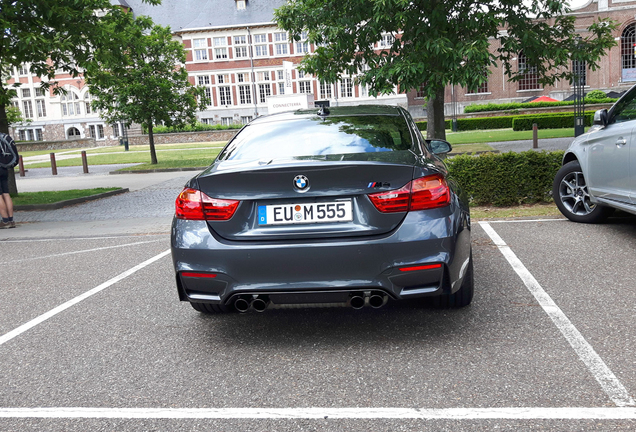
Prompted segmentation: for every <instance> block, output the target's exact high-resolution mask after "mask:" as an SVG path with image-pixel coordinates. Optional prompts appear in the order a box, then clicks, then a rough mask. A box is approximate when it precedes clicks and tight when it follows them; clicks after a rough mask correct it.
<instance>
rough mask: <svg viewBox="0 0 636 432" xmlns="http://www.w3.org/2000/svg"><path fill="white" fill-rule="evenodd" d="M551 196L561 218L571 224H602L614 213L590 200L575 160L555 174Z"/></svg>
mask: <svg viewBox="0 0 636 432" xmlns="http://www.w3.org/2000/svg"><path fill="white" fill-rule="evenodd" d="M552 196H553V198H554V202H555V203H556V205H557V207H558V208H559V210H560V211H561V213H563V216H565V217H566V218H568V219H570V220H571V221H573V222H583V223H598V222H602V221H603V220H605V219H607V217H608V216H609V215H611V214H612V212H613V211H614V209H612V208H610V207H605V206H602V205H599V204H594V203H593V202H592V201H591V200H590V195H589V193H588V191H587V183H586V182H585V177H584V176H583V171H581V165H580V164H579V161H576V160H575V161H571V162H568V163H566V164H565V165H563V166H562V167H561V169H560V170H559V171H558V172H557V175H556V177H555V178H554V184H553V186H552Z"/></svg>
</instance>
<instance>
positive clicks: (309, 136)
mask: <svg viewBox="0 0 636 432" xmlns="http://www.w3.org/2000/svg"><path fill="white" fill-rule="evenodd" d="M411 146H412V141H411V135H410V132H409V129H408V126H407V124H406V122H405V120H404V118H402V117H401V116H386V115H382V116H378V115H367V116H350V117H328V118H325V119H322V118H320V117H315V118H304V119H298V120H289V121H273V122H265V123H256V124H252V125H249V126H247V127H245V128H244V129H243V130H242V131H241V133H239V134H238V135H237V136H236V138H234V140H233V141H232V142H231V143H230V145H228V146H227V147H226V148H225V150H224V151H223V152H222V153H221V154H219V157H218V159H219V160H276V159H287V158H302V157H308V158H310V157H316V156H330V155H351V154H368V153H377V152H391V151H398V150H409V149H411Z"/></svg>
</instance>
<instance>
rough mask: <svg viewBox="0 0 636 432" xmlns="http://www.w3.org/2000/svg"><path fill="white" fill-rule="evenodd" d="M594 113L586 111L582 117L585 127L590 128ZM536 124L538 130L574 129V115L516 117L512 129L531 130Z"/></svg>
mask: <svg viewBox="0 0 636 432" xmlns="http://www.w3.org/2000/svg"><path fill="white" fill-rule="evenodd" d="M593 118H594V113H593V112H591V111H587V112H586V113H585V116H584V124H585V126H591V125H592V120H593ZM534 123H536V124H537V127H538V128H539V129H562V128H571V127H574V113H551V114H536V115H524V116H517V117H515V118H514V119H513V121H512V129H513V130H516V131H522V130H532V125H533V124H534Z"/></svg>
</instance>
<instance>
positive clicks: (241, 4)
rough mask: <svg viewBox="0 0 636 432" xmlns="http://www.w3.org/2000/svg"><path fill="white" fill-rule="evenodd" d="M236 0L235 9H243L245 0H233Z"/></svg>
mask: <svg viewBox="0 0 636 432" xmlns="http://www.w3.org/2000/svg"><path fill="white" fill-rule="evenodd" d="M235 1H236V10H243V9H245V6H246V3H247V0H235Z"/></svg>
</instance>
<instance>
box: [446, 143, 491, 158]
mask: <svg viewBox="0 0 636 432" xmlns="http://www.w3.org/2000/svg"><path fill="white" fill-rule="evenodd" d="M493 150H494V149H493V148H492V147H491V146H489V145H488V144H483V143H481V144H453V151H452V152H451V153H450V154H451V155H453V154H456V153H475V152H488V151H493Z"/></svg>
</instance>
